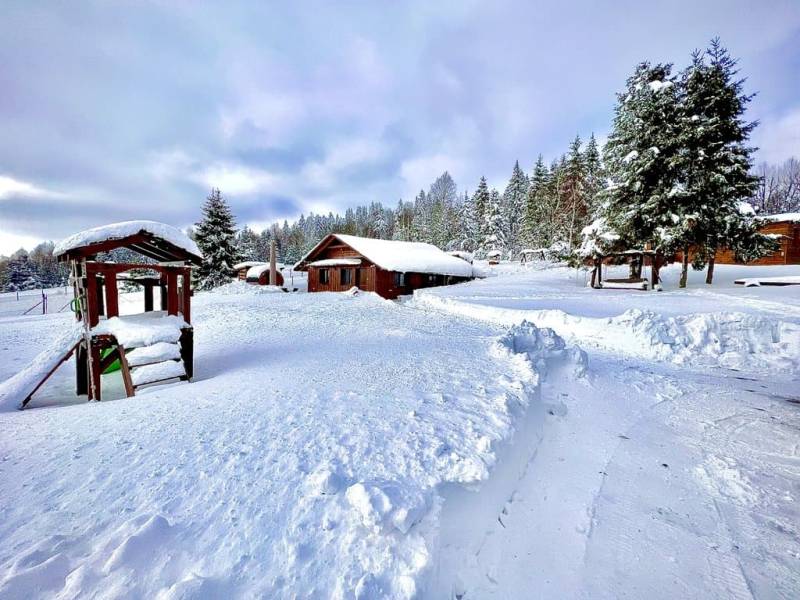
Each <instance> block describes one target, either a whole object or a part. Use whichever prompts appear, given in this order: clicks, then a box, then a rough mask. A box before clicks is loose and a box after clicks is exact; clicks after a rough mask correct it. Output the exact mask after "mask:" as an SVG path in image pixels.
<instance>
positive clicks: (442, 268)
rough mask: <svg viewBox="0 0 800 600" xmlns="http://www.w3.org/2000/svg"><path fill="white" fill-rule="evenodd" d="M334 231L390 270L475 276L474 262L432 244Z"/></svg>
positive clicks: (311, 252) (365, 256)
mask: <svg viewBox="0 0 800 600" xmlns="http://www.w3.org/2000/svg"><path fill="white" fill-rule="evenodd" d="M331 235H333V236H334V237H335V238H336V239H338V240H339V241H341V242H343V243H345V244H347V245H348V246H350V247H351V248H352V249H353V250H355V251H356V252H358V253H359V254H361V255H362V256H363V257H364V258H366V259H368V260H369V261H370V262H373V263H375V264H376V265H377V266H379V267H380V268H382V269H385V270H387V271H397V272H400V273H431V274H436V275H452V276H454V277H473V276H474V273H473V270H472V265H470V264H469V263H468V262H466V261H464V260H461V259H460V258H456V257H455V256H450V255H449V254H447V253H446V252H443V251H442V250H440V249H439V248H437V247H436V246H434V245H432V244H425V243H422V242H400V241H396V240H377V239H373V238H363V237H357V236H354V235H344V234H339V233H334V234H331ZM327 239H328V238H327V237H326V238H325V239H324V240H322V241H321V242H320V243H319V244H317V245H316V246H315V247H314V248H313V249H312V250H311V251H310V252H309V253H308V254H306V255H305V256H304V257H303V258H302V259H301V260H300V262H298V263H297V265H295V270H299V269H300V268H302V267H303V266H304V265H305V262H306V260H307V259H308V257H310V256H313V255H314V253H315V252H316V251H317V249H318V248H319V247H320V245H321V244H323V243H325V241H326V240H327Z"/></svg>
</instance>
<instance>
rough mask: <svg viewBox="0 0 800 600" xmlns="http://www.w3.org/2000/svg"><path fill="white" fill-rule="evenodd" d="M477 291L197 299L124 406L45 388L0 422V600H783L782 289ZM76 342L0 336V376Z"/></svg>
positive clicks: (722, 283)
mask: <svg viewBox="0 0 800 600" xmlns="http://www.w3.org/2000/svg"><path fill="white" fill-rule="evenodd" d="M786 270H787V271H788V270H789V269H786ZM492 271H493V272H492V275H497V276H492V277H489V278H487V279H485V280H480V281H474V282H470V283H466V284H461V285H457V286H450V287H447V288H436V289H429V290H424V291H421V292H419V293H418V294H417V295H416V296H415V298H414V299H412V300H407V301H404V302H399V303H398V302H388V301H384V300H381V299H379V298H377V297H375V296H373V295H371V294H358V295H355V296H354V295H349V294H284V293H274V292H269V291H268V290H266V289H265V288H258V287H254V286H247V285H246V284H239V283H235V284H231V285H230V286H228V287H227V288H226V289H224V290H221V291H220V292H216V293H202V294H198V295H197V296H196V297H195V301H194V305H193V321H194V325H195V331H196V334H195V335H196V358H195V380H194V381H193V382H192V383H191V384H185V383H184V384H175V385H172V386H162V387H155V388H152V389H150V390H142V391H141V393H139V394H137V396H136V397H135V398H131V399H125V398H124V397H123V396H124V393H123V391H122V385H121V382H120V381H119V374H118V373H117V374H111V375H108V376H105V379H106V381H104V392H105V396H104V397H106V398H108V400H106V401H103V402H100V403H92V404H87V403H85V402H84V401H78V400H77V399H75V398H74V396H72V395H71V387H72V382H73V377H74V372H73V367H72V366H71V365H70V366H69V367H68V368H62V371H60V372H59V373H57V375H56V376H55V378H54V379H53V381H51V382H49V383H48V384H47V385H46V387H45V388H43V390H42V391H40V392H39V394H37V396H35V397H34V400H33V401H32V402H31V405H30V406H31V409H29V410H26V411H22V412H18V411H8V412H0V431H2V432H3V433H2V436H0V498H2V499H3V502H2V504H0V597H3V598H6V597H8V598H35V597H47V598H50V597H57V598H73V597H99V598H105V597H108V598H111V597H115V598H116V597H121V596H125V597H134V598H136V597H141V598H143V597H148V598H150V597H158V598H219V597H272V598H327V597H342V598H349V597H360V598H384V597H389V598H409V597H422V598H448V597H459V598H464V599H467V600H469V599H473V598H553V597H559V598H581V597H583V598H619V597H629V598H639V597H650V598H676V597H680V598H750V597H756V598H795V597H798V595H799V594H800V525H798V523H800V508H798V497H800V444H799V443H798V436H799V435H800V413H799V412H798V411H800V404H799V403H800V398H798V396H799V394H798V375H797V372H798V371H797V368H798V364H800V345H799V344H800V341H798V337H797V336H798V330H800V288H797V287H786V288H776V287H772V288H767V287H763V288H743V287H742V286H734V285H733V283H732V281H733V279H735V278H739V277H742V276H743V275H742V273H741V269H740V268H736V267H733V268H726V267H725V266H724V265H722V266H720V267H718V283H717V284H715V285H714V286H711V287H707V286H704V285H703V284H702V283H700V282H699V281H698V280H697V276H695V275H693V278H692V279H693V280H692V281H691V287H690V288H689V289H688V290H686V291H677V290H672V291H664V292H660V293H657V292H632V291H621V290H590V289H587V288H585V286H584V281H583V280H582V279H581V278H582V277H583V275H582V274H578V275H576V271H574V270H568V269H563V268H543V266H542V265H535V266H532V267H530V268H520V267H519V266H518V265H512V266H509V265H500V266H498V267H494V268H493V269H492ZM769 272H770V273H772V274H774V275H792V274H796V273H797V271H796V268H795V271H794V273H790V272H787V273H783V272H780V273H779V272H777V271H775V270H770V271H769ZM745 275H747V276H762V275H763V273H760V272H756V271H754V270H748V271H747V272H746V273H745ZM665 276H666V277H665V278H667V279H668V282H667V286H666V287H667V288H670V289H671V288H672V287H673V286H671V285H670V284H669V278H674V276H675V272H674V270H672V269H669V270H667V272H666V273H665ZM127 300H128V301H129V302H128V304H129V305H131V304H132V303H133V301H136V300H138V298H137V296H136V295H130V296H129V297H127ZM70 319H71V316H70V315H68V314H60V315H46V316H42V315H39V316H33V317H22V316H0V380H1V379H4V378H6V377H8V376H10V375H12V374H13V373H14V372H15V371H17V370H19V369H20V368H21V367H22V366H24V365H25V364H27V362H28V361H29V360H30V359H31V358H32V357H33V356H34V355H35V354H36V353H37V352H38V351H39V350H41V349H43V348H45V347H46V346H47V344H48V343H49V342H50V341H51V340H52V338H54V337H55V336H56V335H57V334H58V333H59V331H63V330H65V329H66V328H67V327H68V326H69V323H70ZM525 320H527V321H530V323H523V321H525ZM542 327H552V328H553V329H554V330H555V332H551V331H549V330H547V329H541V328H542ZM765 332H766V333H765ZM559 336H561V337H559ZM562 338H563V339H562ZM565 340H566V341H565ZM578 346H580V347H581V348H583V349H584V350H585V352H584V351H582V350H580V349H579V348H578Z"/></svg>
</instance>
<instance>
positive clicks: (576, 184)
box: [561, 135, 589, 250]
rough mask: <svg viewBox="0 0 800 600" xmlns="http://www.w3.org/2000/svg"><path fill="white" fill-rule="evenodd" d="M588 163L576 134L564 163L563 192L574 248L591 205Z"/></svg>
mask: <svg viewBox="0 0 800 600" xmlns="http://www.w3.org/2000/svg"><path fill="white" fill-rule="evenodd" d="M585 180H586V164H585V163H584V159H583V155H582V154H581V138H580V136H577V135H576V136H575V139H574V140H572V143H571V144H570V146H569V154H568V156H567V159H566V163H565V165H564V172H563V180H562V184H561V193H562V195H563V197H564V199H565V200H566V214H565V217H566V227H567V230H566V242H567V245H568V247H569V249H570V250H572V249H573V248H574V247H575V245H576V242H577V239H578V234H579V232H580V231H581V230H582V229H583V228H584V226H585V225H586V221H587V218H588V215H589V206H588V202H587V200H586V195H587V194H586V185H585V184H586V181H585Z"/></svg>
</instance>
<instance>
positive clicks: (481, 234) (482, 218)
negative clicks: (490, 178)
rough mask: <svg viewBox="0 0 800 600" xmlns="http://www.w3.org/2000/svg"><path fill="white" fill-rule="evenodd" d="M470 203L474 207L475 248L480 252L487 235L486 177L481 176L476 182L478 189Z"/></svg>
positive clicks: (487, 203) (487, 190)
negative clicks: (475, 225)
mask: <svg viewBox="0 0 800 600" xmlns="http://www.w3.org/2000/svg"><path fill="white" fill-rule="evenodd" d="M472 204H473V205H474V208H475V217H474V219H475V223H476V224H477V231H476V232H475V250H477V251H478V252H480V251H481V250H482V249H483V248H484V247H485V240H486V237H487V236H488V235H489V234H488V233H487V228H486V207H487V206H488V205H489V185H488V184H487V183H486V177H481V180H480V182H478V189H476V190H475V194H473V196H472Z"/></svg>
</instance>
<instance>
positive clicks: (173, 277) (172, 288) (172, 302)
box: [167, 270, 178, 315]
mask: <svg viewBox="0 0 800 600" xmlns="http://www.w3.org/2000/svg"><path fill="white" fill-rule="evenodd" d="M167 314H169V315H177V314H178V274H177V273H176V272H175V271H172V270H170V271H167Z"/></svg>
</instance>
